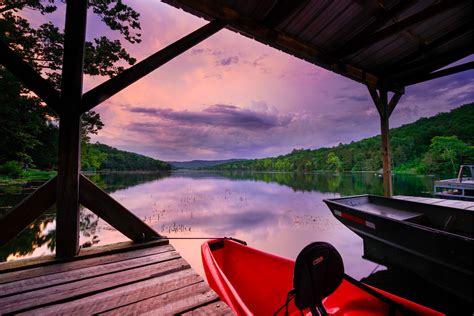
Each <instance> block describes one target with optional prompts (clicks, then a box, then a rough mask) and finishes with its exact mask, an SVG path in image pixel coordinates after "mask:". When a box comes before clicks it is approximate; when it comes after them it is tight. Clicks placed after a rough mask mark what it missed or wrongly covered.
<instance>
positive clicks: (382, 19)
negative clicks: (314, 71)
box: [332, 0, 416, 58]
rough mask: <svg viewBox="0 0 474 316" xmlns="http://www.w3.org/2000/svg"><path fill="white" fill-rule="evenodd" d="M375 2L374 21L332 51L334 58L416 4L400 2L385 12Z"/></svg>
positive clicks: (408, 0)
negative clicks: (376, 9) (351, 44)
mask: <svg viewBox="0 0 474 316" xmlns="http://www.w3.org/2000/svg"><path fill="white" fill-rule="evenodd" d="M375 2H376V4H377V6H378V12H376V13H374V16H375V20H374V21H373V22H372V23H370V24H369V25H367V26H366V27H364V29H363V30H362V31H360V32H359V33H358V34H357V35H355V36H354V37H353V38H352V39H351V40H349V41H348V42H346V43H345V44H344V45H343V46H342V47H340V48H338V49H337V50H335V51H333V52H332V53H333V55H334V56H335V57H336V58H341V56H343V55H344V51H345V50H346V49H347V46H348V45H350V43H358V42H360V41H362V40H363V39H365V38H367V37H369V36H370V35H371V34H373V33H375V32H376V31H377V30H378V29H379V28H380V27H382V26H384V25H385V24H387V23H388V21H390V20H391V19H393V18H394V17H396V16H397V15H399V14H400V13H401V12H403V11H405V10H406V9H408V8H409V7H411V6H412V5H413V4H415V3H416V1H415V0H406V1H400V2H398V3H397V4H396V5H394V6H393V7H392V8H390V9H388V10H387V9H385V8H384V6H383V5H382V4H381V3H380V2H379V1H375ZM361 5H362V4H361Z"/></svg>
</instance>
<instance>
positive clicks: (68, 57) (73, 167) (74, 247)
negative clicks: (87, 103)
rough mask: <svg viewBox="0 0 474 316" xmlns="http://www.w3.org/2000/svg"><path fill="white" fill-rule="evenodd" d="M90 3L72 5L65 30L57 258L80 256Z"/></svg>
mask: <svg viewBox="0 0 474 316" xmlns="http://www.w3.org/2000/svg"><path fill="white" fill-rule="evenodd" d="M87 6H88V1H87V0H76V1H68V2H67V5H66V23H65V28H64V55H63V69H62V76H61V103H62V108H61V115H60V120H59V141H58V143H59V146H58V147H59V157H58V190H57V201H56V210H57V212H56V213H57V216H56V257H58V258H65V257H72V256H75V255H77V253H78V252H79V172H80V170H81V141H80V135H81V116H80V111H79V107H80V103H81V98H82V72H83V66H84V45H85V38H86V21H87Z"/></svg>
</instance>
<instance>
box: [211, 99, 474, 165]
mask: <svg viewBox="0 0 474 316" xmlns="http://www.w3.org/2000/svg"><path fill="white" fill-rule="evenodd" d="M390 142H391V151H392V164H393V167H394V170H395V171H396V172H417V173H427V172H438V173H439V172H450V173H453V172H454V171H455V170H457V168H458V166H459V164H462V163H464V164H473V163H474V103H469V104H465V105H462V106H460V107H459V108H456V109H453V110H452V111H450V112H448V113H439V114H437V115H435V116H433V117H430V118H421V119H419V120H417V121H416V122H414V123H411V124H406V125H403V126H400V127H398V128H394V129H391V130H390ZM381 168H382V161H381V154H380V135H378V136H374V137H370V138H366V139H363V140H360V141H357V142H352V143H350V144H340V145H339V146H336V147H331V148H319V149H314V150H311V149H294V150H293V151H292V152H291V153H289V154H286V155H282V156H278V157H270V158H264V159H254V160H246V161H235V162H231V163H224V164H219V165H216V166H213V167H210V168H209V169H215V170H251V171H302V172H312V171H318V170H333V171H378V170H380V169H381Z"/></svg>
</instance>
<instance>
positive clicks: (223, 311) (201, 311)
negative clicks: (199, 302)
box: [182, 301, 235, 316]
mask: <svg viewBox="0 0 474 316" xmlns="http://www.w3.org/2000/svg"><path fill="white" fill-rule="evenodd" d="M182 315H183V316H204V315H235V314H234V312H233V311H232V310H231V309H230V307H229V306H227V304H224V303H222V302H221V301H219V302H214V303H211V304H207V305H204V306H202V307H199V308H196V309H193V310H191V311H188V312H185V313H183V314H182Z"/></svg>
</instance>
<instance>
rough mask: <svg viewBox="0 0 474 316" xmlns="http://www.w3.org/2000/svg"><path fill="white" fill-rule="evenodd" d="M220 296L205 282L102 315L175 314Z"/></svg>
mask: <svg viewBox="0 0 474 316" xmlns="http://www.w3.org/2000/svg"><path fill="white" fill-rule="evenodd" d="M218 299H219V297H218V296H217V294H216V293H215V292H214V291H212V290H211V289H210V288H209V286H208V285H207V284H206V283H204V282H199V283H196V284H191V285H187V286H183V287H181V288H179V289H176V290H174V291H171V292H167V293H163V294H162V295H159V296H155V297H152V298H149V299H146V300H142V301H140V302H137V303H134V304H129V305H126V306H123V307H120V308H116V309H113V310H110V311H107V312H104V313H99V314H100V315H137V314H142V315H174V314H179V313H181V312H183V311H187V310H189V309H190V308H193V307H196V306H202V305H205V304H208V303H210V302H213V301H217V300H218Z"/></svg>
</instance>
